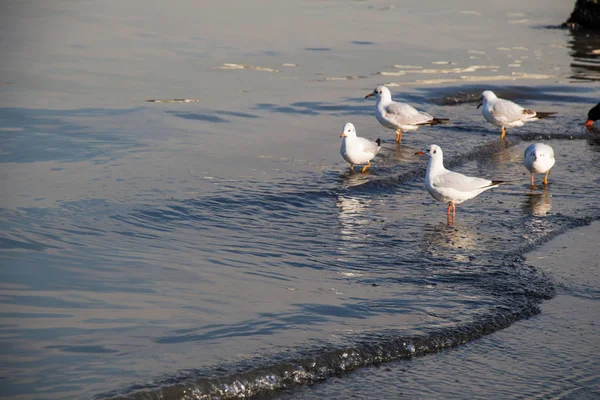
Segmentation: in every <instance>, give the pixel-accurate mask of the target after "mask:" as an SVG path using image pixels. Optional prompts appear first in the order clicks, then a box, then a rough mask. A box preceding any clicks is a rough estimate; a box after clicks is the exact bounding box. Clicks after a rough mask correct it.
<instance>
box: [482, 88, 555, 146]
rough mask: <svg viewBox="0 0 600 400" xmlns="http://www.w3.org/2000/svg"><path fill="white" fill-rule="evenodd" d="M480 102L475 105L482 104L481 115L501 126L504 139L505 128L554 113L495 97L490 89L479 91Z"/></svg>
mask: <svg viewBox="0 0 600 400" xmlns="http://www.w3.org/2000/svg"><path fill="white" fill-rule="evenodd" d="M480 100H481V101H480V103H479V105H478V106H477V108H478V109H479V107H481V106H483V108H482V109H481V113H482V114H483V117H484V118H485V119H486V120H487V121H488V122H489V123H491V124H493V125H496V126H501V127H502V131H501V136H500V139H504V135H506V128H513V127H515V126H523V125H525V122H529V121H535V120H537V119H542V118H546V117H549V116H550V115H554V114H556V113H555V112H535V111H533V110H530V109H525V108H523V107H521V106H520V105H518V104H516V103H513V102H512V101H510V100H504V99H501V98H499V97H497V96H496V95H495V94H494V92H492V91H491V90H486V91H484V92H483V93H481V99H480Z"/></svg>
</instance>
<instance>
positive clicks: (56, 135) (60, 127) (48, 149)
mask: <svg viewBox="0 0 600 400" xmlns="http://www.w3.org/2000/svg"><path fill="white" fill-rule="evenodd" d="M139 110H140V109H137V108H134V109H121V110H120V109H114V110H113V109H78V110H44V109H26V108H3V109H0V126H2V128H3V129H2V130H0V138H1V139H2V152H0V162H15V163H30V162H36V161H83V160H89V159H93V158H97V157H114V154H115V151H117V150H119V151H127V150H132V149H135V148H139V147H142V146H143V145H142V144H141V143H139V142H138V141H136V140H135V139H133V138H132V137H131V136H125V135H123V133H122V131H121V130H120V129H119V127H115V126H106V129H105V130H102V131H99V130H96V129H97V128H94V129H92V128H90V125H88V124H87V123H86V124H84V123H78V122H77V119H78V118H85V119H87V120H89V119H93V118H98V119H109V120H110V119H116V118H120V117H127V116H129V115H131V114H133V113H135V112H137V111H139Z"/></svg>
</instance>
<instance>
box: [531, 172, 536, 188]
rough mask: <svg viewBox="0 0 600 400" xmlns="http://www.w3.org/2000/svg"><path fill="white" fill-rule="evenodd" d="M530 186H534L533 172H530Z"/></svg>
mask: <svg viewBox="0 0 600 400" xmlns="http://www.w3.org/2000/svg"><path fill="white" fill-rule="evenodd" d="M531 187H532V188H533V187H535V185H534V184H533V172H532V173H531Z"/></svg>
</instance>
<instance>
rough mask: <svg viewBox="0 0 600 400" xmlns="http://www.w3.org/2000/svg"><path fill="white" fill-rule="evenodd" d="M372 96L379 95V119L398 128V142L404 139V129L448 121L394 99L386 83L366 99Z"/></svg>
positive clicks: (376, 105)
mask: <svg viewBox="0 0 600 400" xmlns="http://www.w3.org/2000/svg"><path fill="white" fill-rule="evenodd" d="M371 96H376V97H377V103H375V116H376V117H377V121H379V123H380V124H381V125H383V126H385V127H386V128H390V129H395V130H396V143H400V141H401V140H402V131H414V130H417V129H419V126H421V125H437V124H441V123H443V122H447V121H448V120H447V119H440V118H434V117H432V116H431V115H429V114H427V113H425V112H422V111H419V110H417V109H416V108H414V107H413V106H411V105H409V104H406V103H397V102H395V101H393V100H392V93H390V90H389V89H388V88H387V87H385V86H384V85H379V86H377V87H376V88H375V90H373V92H371V93H369V94H368V95H366V96H365V99H366V98H368V97H371Z"/></svg>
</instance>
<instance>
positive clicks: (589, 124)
mask: <svg viewBox="0 0 600 400" xmlns="http://www.w3.org/2000/svg"><path fill="white" fill-rule="evenodd" d="M593 124H594V121H592V120H591V119H588V120H587V121H586V122H585V126H587V127H588V128H589V127H591V126H592V125H593Z"/></svg>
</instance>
